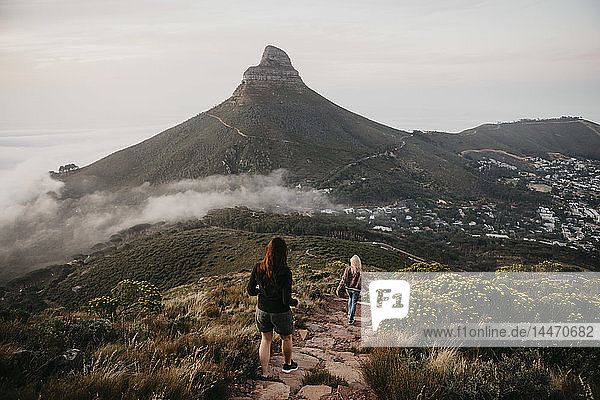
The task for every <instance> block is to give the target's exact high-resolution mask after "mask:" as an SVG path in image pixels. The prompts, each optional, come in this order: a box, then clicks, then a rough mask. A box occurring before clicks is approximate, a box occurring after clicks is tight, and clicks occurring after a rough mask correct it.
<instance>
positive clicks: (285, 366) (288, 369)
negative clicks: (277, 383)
mask: <svg viewBox="0 0 600 400" xmlns="http://www.w3.org/2000/svg"><path fill="white" fill-rule="evenodd" d="M297 369H298V363H297V362H296V361H294V360H292V361H291V362H290V363H289V364H283V367H281V371H282V372H285V373H286V374H289V373H290V372H292V371H295V370H297Z"/></svg>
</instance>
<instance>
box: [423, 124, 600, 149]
mask: <svg viewBox="0 0 600 400" xmlns="http://www.w3.org/2000/svg"><path fill="white" fill-rule="evenodd" d="M426 136H428V137H429V138H431V140H433V141H434V142H436V143H438V144H439V145H441V146H443V147H445V148H448V149H450V150H452V151H454V152H457V153H458V152H461V151H464V150H473V149H494V150H503V151H506V152H508V153H511V154H515V155H517V156H542V157H547V155H548V153H561V154H564V155H567V156H573V157H584V158H590V159H600V125H598V124H596V123H594V122H591V121H586V120H583V119H578V118H568V117H564V118H557V119H548V120H539V121H538V120H523V121H519V122H513V123H501V124H485V125H481V126H478V127H476V128H472V129H468V130H465V131H463V132H460V133H458V134H443V133H434V134H428V135H426Z"/></svg>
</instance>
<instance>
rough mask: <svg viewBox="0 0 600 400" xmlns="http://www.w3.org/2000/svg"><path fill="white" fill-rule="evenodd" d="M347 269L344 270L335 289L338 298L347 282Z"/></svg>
mask: <svg viewBox="0 0 600 400" xmlns="http://www.w3.org/2000/svg"><path fill="white" fill-rule="evenodd" d="M348 269H349V267H346V269H345V270H344V273H343V274H342V278H341V279H340V283H339V285H338V287H337V289H335V294H337V295H338V296H340V294H341V292H342V289H343V288H344V286H346V285H347V283H346V281H347V280H348Z"/></svg>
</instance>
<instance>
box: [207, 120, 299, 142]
mask: <svg viewBox="0 0 600 400" xmlns="http://www.w3.org/2000/svg"><path fill="white" fill-rule="evenodd" d="M206 115H208V116H209V117H212V118H214V119H216V120H217V121H219V122H220V123H221V124H223V126H225V127H227V128H229V129H234V130H235V131H236V132H237V134H238V135H240V136H243V137H245V138H247V139H262V140H272V141H274V142H281V143H294V144H298V143H296V142H292V141H291V140H285V139H274V138H268V137H262V136H254V135H247V134H245V133H244V132H242V131H240V130H239V129H238V128H236V127H235V126H233V125H229V124H228V123H227V122H225V121H223V119H222V118H221V117H219V116H218V115H214V114H208V113H207V114H206Z"/></svg>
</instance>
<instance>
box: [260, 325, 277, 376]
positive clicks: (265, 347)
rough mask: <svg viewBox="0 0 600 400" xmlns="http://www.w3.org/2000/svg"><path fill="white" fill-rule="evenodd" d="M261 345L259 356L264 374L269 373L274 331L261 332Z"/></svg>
mask: <svg viewBox="0 0 600 400" xmlns="http://www.w3.org/2000/svg"><path fill="white" fill-rule="evenodd" d="M261 335H262V337H261V339H260V347H259V348H258V357H259V358H260V366H261V368H262V373H263V376H267V375H268V374H269V359H270V358H271V342H272V341H273V332H261Z"/></svg>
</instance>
